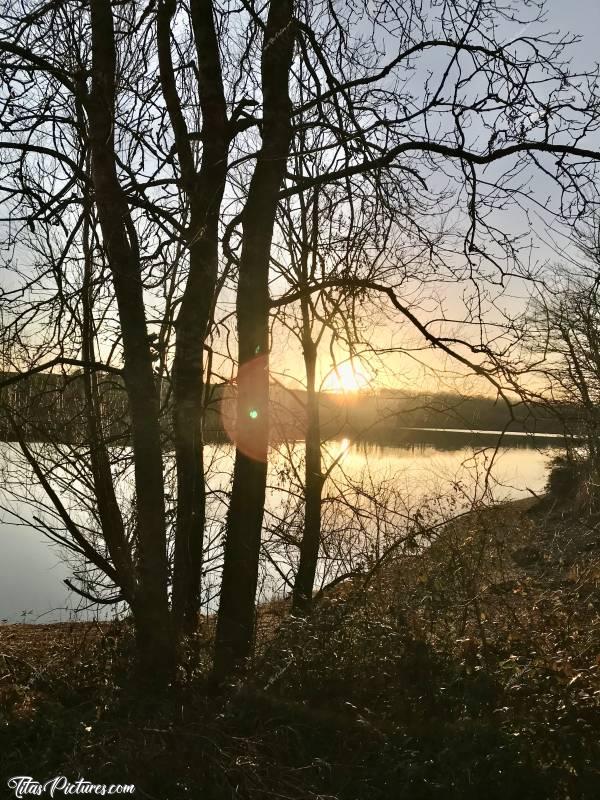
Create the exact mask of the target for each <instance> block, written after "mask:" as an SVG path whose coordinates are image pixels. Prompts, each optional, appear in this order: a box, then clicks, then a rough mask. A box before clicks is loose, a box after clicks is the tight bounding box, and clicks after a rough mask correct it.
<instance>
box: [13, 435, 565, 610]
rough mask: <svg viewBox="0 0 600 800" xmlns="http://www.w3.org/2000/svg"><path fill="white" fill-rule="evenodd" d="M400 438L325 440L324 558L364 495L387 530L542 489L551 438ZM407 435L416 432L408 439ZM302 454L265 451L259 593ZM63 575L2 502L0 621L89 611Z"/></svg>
mask: <svg viewBox="0 0 600 800" xmlns="http://www.w3.org/2000/svg"><path fill="white" fill-rule="evenodd" d="M436 436H437V438H438V439H439V441H437V442H436V441H435V439H436ZM410 438H411V440H412V441H410V442H405V443H402V444H396V445H395V446H382V445H374V444H367V443H364V442H358V443H352V442H350V441H349V440H348V439H343V440H340V441H333V442H330V443H328V444H327V445H326V454H325V457H324V461H325V464H326V466H327V467H331V475H330V478H329V480H328V482H327V484H326V487H325V491H324V495H325V498H326V500H325V505H324V524H325V525H326V527H327V530H328V531H330V532H331V533H330V534H328V535H330V536H331V537H333V538H332V539H331V541H335V543H336V547H337V548H338V550H337V551H336V552H337V553H338V556H336V559H334V562H335V567H336V568H339V569H343V563H344V560H345V559H349V558H350V557H351V550H352V548H353V547H355V546H356V542H357V541H358V540H359V539H360V537H363V539H364V537H365V536H366V537H367V538H368V537H369V536H371V535H372V534H371V530H372V529H371V527H369V526H370V525H372V522H368V523H366V524H365V522H364V520H365V519H367V517H368V514H367V513H366V505H367V504H368V502H369V500H368V496H369V494H371V495H372V494H378V495H379V496H380V497H382V498H385V505H386V509H387V511H386V514H387V520H386V524H387V525H388V526H389V527H393V528H395V529H398V528H399V526H401V525H403V524H406V520H409V519H410V518H412V516H414V513H415V511H416V510H418V509H420V508H424V507H427V508H428V509H429V518H432V519H435V516H436V514H438V513H439V515H440V516H442V515H443V514H444V513H446V511H447V510H448V509H454V510H456V511H460V510H462V509H466V508H468V507H469V506H470V505H471V504H472V502H473V501H476V500H481V499H483V498H485V499H488V500H495V501H502V500H510V499H518V498H521V497H528V496H531V492H530V490H531V491H533V492H535V493H540V492H542V491H543V489H544V486H545V482H546V475H547V469H548V463H549V460H550V458H551V457H552V456H553V455H554V454H555V453H556V452H557V446H558V444H559V443H558V442H556V443H554V442H552V440H546V439H544V440H539V441H538V442H534V441H533V440H531V439H529V438H525V437H519V436H507V437H505V438H504V439H503V441H502V445H501V447H499V448H497V449H496V444H497V439H496V437H495V436H492V435H491V434H490V435H488V439H487V441H484V442H483V443H482V442H481V439H482V437H481V436H478V437H477V438H476V440H471V441H470V442H469V441H467V439H468V437H467V436H465V435H463V436H459V435H458V434H457V433H456V432H451V433H450V434H449V435H442V434H438V433H437V432H431V431H429V432H426V431H422V432H420V433H419V432H417V431H412V435H411V437H410ZM415 438H420V439H421V440H423V439H424V440H425V441H421V442H418V441H414V439H415ZM484 438H485V437H484ZM0 447H2V448H4V454H3V455H4V457H5V458H6V456H8V455H9V452H8V450H9V446H8V445H0ZM207 456H208V458H207V461H208V462H209V464H210V477H209V488H210V489H211V490H212V492H213V494H212V495H211V501H210V503H209V516H210V518H211V521H210V524H209V532H208V541H209V544H210V543H211V542H212V550H211V548H210V547H209V558H208V560H207V572H208V576H207V580H206V590H205V591H206V604H207V607H210V608H212V607H213V605H214V602H215V591H216V587H217V585H218V559H219V555H218V553H217V543H218V541H219V540H220V539H219V537H220V535H221V532H222V528H223V518H224V513H223V512H224V508H225V506H224V498H223V495H222V491H223V490H224V489H225V488H226V486H227V482H228V473H229V470H230V468H231V460H232V449H231V446H228V445H210V446H208V447H207ZM302 457H303V444H302V443H294V444H292V445H288V446H284V445H280V446H278V447H274V448H273V451H272V458H271V462H272V463H271V465H270V470H269V492H268V502H267V508H266V511H267V514H266V522H267V524H268V526H269V534H268V537H267V538H268V541H269V542H270V543H271V544H270V547H272V552H271V556H272V558H271V562H272V565H273V568H274V570H271V569H270V568H269V569H267V570H266V572H265V575H264V576H263V579H262V583H261V587H262V590H263V594H267V595H268V594H269V593H271V594H272V593H273V592H277V591H281V588H282V586H281V583H280V578H281V575H284V578H285V575H286V574H287V575H288V576H289V574H290V572H291V567H290V559H291V558H293V555H290V552H291V550H293V548H290V545H289V541H287V540H286V537H285V536H281V537H280V538H276V537H277V536H279V535H280V533H281V531H282V530H283V531H284V532H285V528H286V526H293V524H294V520H295V516H294V515H295V513H296V506H297V496H296V494H295V493H294V492H291V493H290V492H289V491H288V487H289V484H290V481H292V483H293V482H294V480H295V478H294V469H296V470H298V471H299V472H300V473H301V462H302ZM4 474H5V473H4ZM7 487H9V482H8V481H6V482H5V484H4V486H0V497H2V505H3V506H4V507H6V505H7V504H8V505H11V503H10V498H8V499H7V493H8V494H10V492H9V491H8V490H7ZM340 495H341V496H344V497H345V498H346V500H347V502H346V503H345V504H343V505H342V506H340V504H339V503H337V502H334V501H335V500H336V498H338V497H339V496H340ZM365 498H366V499H365ZM440 498H442V499H440ZM438 507H439V508H438ZM12 510H13V511H16V512H17V513H20V514H22V515H23V516H26V513H25V511H26V510H25V509H24V507H23V506H22V505H21V504H16V505H15V503H14V502H13V503H12ZM363 512H364V513H363ZM369 519H370V517H369ZM278 531H279V533H278ZM378 535H379V533H378ZM211 552H212V556H211ZM70 574H71V571H70V570H69V568H68V566H67V565H65V563H64V562H63V561H62V558H61V551H60V549H59V547H58V546H57V545H52V544H50V543H49V542H48V541H47V540H46V539H45V538H44V537H43V536H42V535H41V534H40V533H39V532H37V531H35V530H34V529H32V528H31V527H30V526H28V525H27V524H25V523H24V522H17V521H16V520H15V519H14V517H11V516H10V514H9V513H8V512H7V511H6V510H4V511H2V515H1V517H0V620H6V621H9V622H17V621H27V622H34V621H40V622H59V621H66V620H70V619H73V618H77V619H89V618H91V617H93V616H94V615H95V613H96V611H95V610H94V609H87V610H84V611H81V610H78V611H76V610H77V609H78V608H79V607H80V606H81V599H80V598H79V597H77V596H76V595H74V594H73V593H72V592H70V591H68V590H67V587H66V586H65V585H64V583H63V580H64V578H67V577H69V575H70ZM322 577H326V576H322ZM278 581H279V583H278Z"/></svg>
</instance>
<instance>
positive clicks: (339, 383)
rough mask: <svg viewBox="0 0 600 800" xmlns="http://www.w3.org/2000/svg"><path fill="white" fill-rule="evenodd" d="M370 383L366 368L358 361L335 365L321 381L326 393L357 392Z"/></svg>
mask: <svg viewBox="0 0 600 800" xmlns="http://www.w3.org/2000/svg"><path fill="white" fill-rule="evenodd" d="M370 383H371V379H370V377H369V374H368V370H367V368H366V367H365V366H364V364H362V363H361V362H360V361H359V359H356V358H355V359H353V360H352V361H343V362H342V363H341V364H337V366H335V367H334V368H333V369H332V370H331V372H330V373H329V374H328V375H327V377H326V378H325V380H324V381H323V390H324V391H326V392H358V391H360V390H361V389H366V388H367V387H368V386H369V385H370Z"/></svg>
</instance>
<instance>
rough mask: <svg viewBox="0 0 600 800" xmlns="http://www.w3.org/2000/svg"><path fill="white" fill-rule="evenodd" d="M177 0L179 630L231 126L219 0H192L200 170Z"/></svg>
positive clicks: (193, 622)
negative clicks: (181, 81)
mask: <svg viewBox="0 0 600 800" xmlns="http://www.w3.org/2000/svg"><path fill="white" fill-rule="evenodd" d="M175 5H176V4H175V2H174V0H167V1H166V2H162V3H161V4H160V6H159V10H158V17H157V38H158V53H159V67H160V80H161V86H162V91H163V96H164V98H165V102H166V106H167V110H168V113H169V118H170V120H171V126H172V129H173V134H174V139H175V148H176V151H177V155H178V159H179V165H180V170H181V180H182V186H183V189H184V191H185V192H186V194H187V197H188V200H189V203H190V226H189V232H188V237H187V244H188V248H189V254H190V265H189V274H188V279H187V283H186V286H185V290H184V293H183V297H182V301H181V306H180V310H179V315H178V317H177V322H176V342H175V357H174V362H173V428H174V436H175V458H176V463H177V521H176V529H175V553H174V568H173V620H174V625H175V630H176V632H177V633H178V635H181V634H185V633H191V632H192V631H193V630H195V628H196V627H197V624H198V615H199V611H200V578H201V570H202V556H203V540H204V524H205V508H206V493H205V486H204V457H203V447H204V442H203V400H204V397H203V394H204V389H205V387H204V358H203V357H204V344H205V341H206V336H207V333H208V328H209V325H210V317H211V309H212V305H213V297H214V292H215V286H216V282H217V274H218V242H219V239H218V236H219V212H220V207H221V201H222V199H223V191H224V188H225V180H226V177H227V152H228V148H229V140H230V137H229V130H228V120H227V113H226V104H225V94H224V90H223V78H222V73H221V64H220V59H219V48H218V42H217V36H216V31H215V26H214V12H213V3H212V2H211V0H192V2H191V5H190V10H191V16H192V26H193V30H194V38H195V42H196V52H197V57H198V73H197V74H198V92H199V98H200V108H201V111H202V141H203V148H202V163H201V167H200V171H199V172H197V170H196V166H195V163H194V156H193V152H192V148H191V145H190V139H189V133H188V129H187V125H186V122H185V118H184V116H183V113H182V110H181V101H180V98H179V94H178V91H177V86H176V82H175V74H174V69H173V63H172V57H171V44H170V36H171V19H172V17H173V14H174V13H175Z"/></svg>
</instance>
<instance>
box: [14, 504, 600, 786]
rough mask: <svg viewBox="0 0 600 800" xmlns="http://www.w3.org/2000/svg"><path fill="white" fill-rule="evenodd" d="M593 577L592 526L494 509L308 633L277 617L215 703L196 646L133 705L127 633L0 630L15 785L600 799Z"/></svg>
mask: <svg viewBox="0 0 600 800" xmlns="http://www.w3.org/2000/svg"><path fill="white" fill-rule="evenodd" d="M599 578H600V529H599V528H597V527H596V523H595V522H594V520H593V519H590V518H586V519H585V520H574V519H572V518H564V519H563V518H562V517H561V515H560V514H556V513H555V514H554V515H553V516H552V517H551V518H546V517H540V516H539V515H538V517H535V516H533V517H532V516H527V515H523V514H518V513H516V512H513V511H511V510H510V508H508V507H501V508H498V509H494V510H489V509H488V510H486V511H484V512H482V513H480V514H473V515H471V516H469V517H468V518H465V519H463V520H462V521H460V522H458V523H453V524H451V525H449V526H447V527H446V528H445V529H443V531H442V533H441V534H440V535H439V536H438V538H437V540H436V541H435V542H434V543H433V544H432V545H431V547H429V548H428V549H427V551H425V552H423V553H412V554H408V555H404V556H401V555H399V556H397V557H396V558H395V560H394V561H393V562H390V563H389V564H387V565H386V566H384V567H383V568H381V569H380V570H378V571H377V572H376V573H374V574H370V575H369V576H368V577H367V578H365V579H361V580H359V579H355V581H354V582H353V583H346V584H342V585H340V586H339V587H336V590H335V591H333V592H331V593H329V594H326V595H325V597H324V598H323V600H322V601H321V602H320V603H319V604H318V606H317V608H316V609H315V611H314V613H313V615H312V616H311V618H310V619H308V620H302V619H297V618H294V617H292V616H291V615H289V613H281V611H282V609H281V608H280V609H279V612H280V613H279V615H277V614H274V615H272V616H271V624H270V626H268V629H267V631H266V632H265V634H264V636H263V638H262V640H261V641H260V642H259V643H258V647H257V654H256V657H255V660H254V662H253V664H252V665H251V668H250V669H249V670H248V674H247V675H246V676H245V679H244V680H243V681H242V680H241V681H240V682H239V684H236V685H235V686H230V687H227V688H226V689H225V690H222V689H221V691H219V692H218V693H215V692H213V691H212V690H211V687H210V684H209V682H208V669H209V666H210V665H209V663H208V661H207V659H206V658H205V655H204V654H206V653H209V652H210V650H209V647H208V644H207V642H206V641H205V640H204V639H203V638H202V637H201V639H200V641H199V642H197V643H196V644H197V647H194V648H192V650H191V652H194V653H196V654H198V653H200V654H201V656H202V658H201V659H200V662H198V661H197V660H195V661H194V662H193V663H192V662H190V664H189V666H188V668H186V669H184V670H182V672H181V676H180V679H179V681H178V682H177V685H176V686H174V687H173V688H172V691H171V692H170V694H169V695H168V696H167V697H152V696H148V695H142V696H137V697H136V693H135V686H133V685H132V683H131V678H130V675H129V671H128V667H129V664H130V661H131V631H130V630H129V629H128V627H127V625H126V624H121V625H118V626H117V625H115V626H109V625H103V626H94V625H88V626H82V625H79V626H77V625H73V626H70V627H69V626H3V627H1V628H0V654H1V655H0V665H1V666H0V678H1V680H0V723H1V726H0V751H1V753H2V756H1V758H2V780H3V783H4V786H5V785H6V783H5V781H6V778H7V777H8V776H10V775H14V774H20V775H32V776H34V777H37V778H43V779H48V778H50V777H53V776H54V775H56V774H64V775H67V776H69V777H72V778H76V777H78V776H80V775H81V776H83V777H86V778H88V779H91V780H93V781H94V782H103V783H111V782H112V783H123V782H125V781H127V782H132V783H135V784H136V786H137V787H138V789H137V793H136V796H138V797H142V798H144V797H145V798H155V799H156V800H180V799H183V798H203V800H211V799H212V798H234V797H239V798H249V799H250V798H253V799H254V798H297V799H298V800H300V799H301V798H302V799H303V800H304V798H315V800H316V798H323V799H325V798H328V799H329V800H334V798H337V800H359V799H361V798H365V800H366V799H367V798H368V800H379V798H398V799H399V800H404V799H406V800H409V799H410V800H420V799H421V798H423V799H425V798H437V797H439V798H465V799H466V800H470V798H473V800H475V798H481V797H486V798H490V800H494V798H498V800H500V798H502V800H510V798H515V800H516V798H519V800H525V799H526V798H536V799H537V798H540V799H541V798H549V799H550V800H551V799H552V798H557V799H558V798H592V797H596V796H597V788H598V786H599V785H600V768H599V767H598V765H599V764H600V746H599V743H598V740H599V736H598V734H599V733H600V713H599V698H600V627H599V624H598V622H599V620H598V612H599V610H600V599H599V597H598V591H597V589H598V586H597V584H598V579H599ZM283 611H285V609H283ZM273 620H279V621H278V622H277V624H276V623H275V622H274V621H273Z"/></svg>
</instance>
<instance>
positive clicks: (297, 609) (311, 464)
mask: <svg viewBox="0 0 600 800" xmlns="http://www.w3.org/2000/svg"><path fill="white" fill-rule="evenodd" d="M304 304H306V305H308V303H307V302H306V298H304V299H303V305H304ZM302 316H303V323H302V324H303V327H304V346H303V350H304V364H305V368H306V438H305V447H306V450H305V477H304V533H303V536H302V542H301V544H300V562H299V564H298V572H297V573H296V579H295V581H294V589H293V592H292V609H293V611H294V613H296V614H299V615H305V614H307V613H309V612H310V610H311V606H312V595H313V587H314V583H315V575H316V573H317V563H318V559H319V547H320V544H321V494H322V491H323V482H324V481H323V474H322V468H321V423H320V414H319V393H318V392H317V387H316V365H317V347H316V345H315V343H314V342H313V341H312V338H311V336H310V329H309V327H308V326H309V322H308V319H307V318H306V316H307V314H305V313H304V309H303V314H302Z"/></svg>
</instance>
